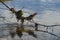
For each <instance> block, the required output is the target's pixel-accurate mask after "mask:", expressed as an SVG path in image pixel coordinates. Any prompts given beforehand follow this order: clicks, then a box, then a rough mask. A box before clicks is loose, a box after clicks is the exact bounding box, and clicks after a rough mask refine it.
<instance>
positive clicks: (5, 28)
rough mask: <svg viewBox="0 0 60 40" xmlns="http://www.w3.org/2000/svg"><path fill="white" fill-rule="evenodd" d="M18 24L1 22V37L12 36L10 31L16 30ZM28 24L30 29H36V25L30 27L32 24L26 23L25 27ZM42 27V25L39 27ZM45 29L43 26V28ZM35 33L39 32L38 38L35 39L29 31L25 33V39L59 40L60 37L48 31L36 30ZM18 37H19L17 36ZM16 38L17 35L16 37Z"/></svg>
mask: <svg viewBox="0 0 60 40" xmlns="http://www.w3.org/2000/svg"><path fill="white" fill-rule="evenodd" d="M16 26H17V23H13V24H12V23H7V24H1V25H0V38H6V37H8V36H9V37H10V34H9V31H11V30H14V28H15V27H16ZM27 26H29V27H28V28H29V29H32V28H33V29H34V27H30V26H31V25H24V27H25V28H27ZM39 29H40V27H39ZM42 29H43V28H42ZM35 34H37V36H38V38H37V39H34V38H33V37H31V36H29V35H28V34H27V33H24V35H23V37H22V38H23V40H25V39H26V40H28V39H29V40H33V39H34V40H57V39H58V38H57V37H55V36H52V35H50V34H48V33H43V32H35ZM17 38H18V37H17ZM15 39H16V37H15Z"/></svg>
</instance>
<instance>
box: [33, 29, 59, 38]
mask: <svg viewBox="0 0 60 40" xmlns="http://www.w3.org/2000/svg"><path fill="white" fill-rule="evenodd" d="M32 31H36V30H32ZM37 31H40V32H44V33H48V34H51V35H53V36H56V37H58V38H60V36H57V35H56V34H53V33H51V32H48V31H43V30H37Z"/></svg>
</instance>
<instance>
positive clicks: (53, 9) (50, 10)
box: [0, 0, 60, 40]
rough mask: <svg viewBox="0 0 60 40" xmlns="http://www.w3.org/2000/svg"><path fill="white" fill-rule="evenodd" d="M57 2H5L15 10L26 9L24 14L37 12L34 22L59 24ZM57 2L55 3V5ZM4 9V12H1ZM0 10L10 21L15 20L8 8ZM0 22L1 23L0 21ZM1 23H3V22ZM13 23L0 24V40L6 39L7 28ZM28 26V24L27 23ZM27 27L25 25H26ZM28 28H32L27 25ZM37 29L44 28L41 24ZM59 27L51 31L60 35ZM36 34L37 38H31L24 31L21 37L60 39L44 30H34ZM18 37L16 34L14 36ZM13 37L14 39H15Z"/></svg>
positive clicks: (22, 0) (19, 0)
mask: <svg viewBox="0 0 60 40" xmlns="http://www.w3.org/2000/svg"><path fill="white" fill-rule="evenodd" d="M59 2H60V1H58V0H57V1H56V0H51V1H49V0H14V1H12V2H6V4H7V5H8V6H9V7H15V9H16V10H19V9H21V8H22V7H24V8H23V10H24V11H27V13H25V14H24V16H26V15H30V14H32V13H33V12H37V13H38V15H37V16H36V17H35V18H34V20H35V22H38V23H41V24H46V25H51V24H52V25H53V24H59V23H60V7H59ZM56 4H57V5H56ZM0 7H2V8H6V7H5V6H3V5H0ZM3 11H4V12H3ZM0 12H1V14H2V16H5V17H6V19H7V20H8V21H9V23H10V22H16V18H15V16H14V17H13V18H12V19H11V18H10V17H11V15H10V13H9V11H8V10H3V9H2V10H1V9H0ZM28 12H29V13H28ZM0 23H1V22H0ZM1 24H2V23H1ZM3 24H5V23H4V22H3ZM12 26H13V25H12V24H11V23H10V24H8V25H7V24H5V25H0V37H1V39H0V40H6V38H7V37H8V36H9V39H11V38H10V35H9V31H8V29H9V28H11V27H12ZM28 26H29V25H28ZM26 28H27V27H26ZM29 28H31V29H34V28H32V27H30V26H29ZM39 29H42V30H45V28H44V27H43V26H39ZM48 30H49V32H52V31H51V30H52V29H51V28H49V29H48ZM59 30H60V27H59V26H56V27H54V28H53V33H54V34H56V35H58V36H60V31H59ZM35 33H36V34H37V36H38V38H37V39H36V38H33V37H32V36H29V35H28V34H27V33H24V35H23V37H22V39H23V40H60V39H59V38H57V37H55V36H52V35H50V34H47V33H44V32H35ZM16 37H17V38H18V36H16ZM16 37H15V39H16ZM18 39H19V38H18Z"/></svg>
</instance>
